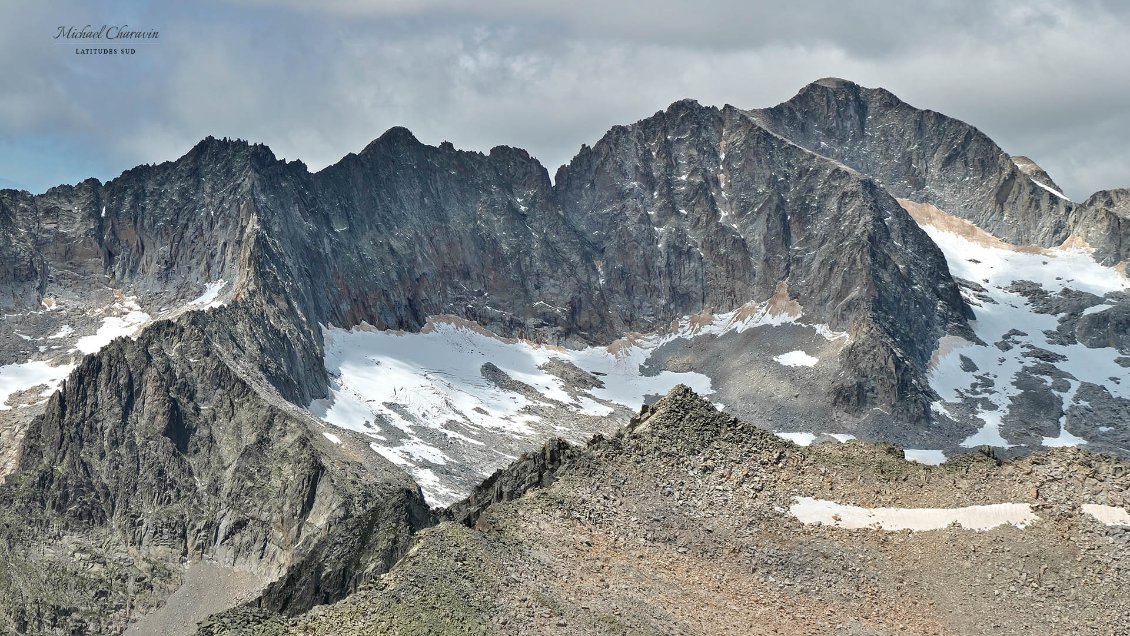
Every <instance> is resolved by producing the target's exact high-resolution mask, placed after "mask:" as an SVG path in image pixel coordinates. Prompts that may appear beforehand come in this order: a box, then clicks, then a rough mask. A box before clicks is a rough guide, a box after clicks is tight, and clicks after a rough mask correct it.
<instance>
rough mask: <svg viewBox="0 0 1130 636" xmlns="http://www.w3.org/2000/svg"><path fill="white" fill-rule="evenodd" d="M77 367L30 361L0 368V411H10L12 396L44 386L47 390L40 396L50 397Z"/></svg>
mask: <svg viewBox="0 0 1130 636" xmlns="http://www.w3.org/2000/svg"><path fill="white" fill-rule="evenodd" d="M75 366H76V365H73V364H60V365H52V364H51V363H49V362H45V361H38V360H29V361H27V362H24V363H22V364H6V365H4V366H0V411H7V410H10V409H11V408H12V407H11V406H10V405H9V404H8V398H10V397H12V394H14V393H19V392H20V391H26V390H28V389H31V388H34V387H37V386H40V385H43V386H46V387H47V389H46V390H45V391H44V392H43V393H41V394H40V396H41V397H49V396H50V395H51V394H52V393H54V392H55V390H56V389H58V388H59V384H60V383H61V382H62V381H63V380H64V379H65V378H66V377H67V376H68V375H70V373H71V371H73V370H74V368H75Z"/></svg>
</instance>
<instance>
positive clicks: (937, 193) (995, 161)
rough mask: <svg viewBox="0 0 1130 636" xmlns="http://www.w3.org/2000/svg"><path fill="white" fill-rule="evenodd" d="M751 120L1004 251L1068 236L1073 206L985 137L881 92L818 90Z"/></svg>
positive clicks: (820, 86) (850, 87)
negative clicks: (972, 228)
mask: <svg viewBox="0 0 1130 636" xmlns="http://www.w3.org/2000/svg"><path fill="white" fill-rule="evenodd" d="M751 114H752V116H754V117H755V118H756V119H757V120H758V121H759V122H761V123H762V124H763V125H765V126H766V127H768V128H769V129H771V130H773V132H775V133H777V134H779V135H781V136H783V137H785V138H787V139H789V140H791V141H793V142H794V143H797V144H799V145H801V146H803V147H805V148H807V149H809V150H811V151H812V152H815V153H818V154H821V155H824V156H827V157H830V158H833V159H836V160H838V161H841V162H843V163H845V164H847V165H849V166H851V167H852V168H854V169H856V170H858V171H859V172H861V173H863V174H866V175H868V176H870V177H872V178H874V179H875V180H876V181H878V182H879V183H880V184H882V185H883V187H884V188H885V189H887V190H888V191H889V192H890V193H891V194H893V195H895V196H896V197H901V198H906V199H910V200H913V201H917V202H920V203H930V204H932V205H935V206H937V207H939V208H941V209H942V210H945V211H946V212H948V213H950V214H953V215H955V216H961V217H963V218H966V219H967V220H970V221H972V222H974V223H975V224H977V225H978V226H980V227H982V228H983V229H985V230H987V231H989V232H991V233H993V234H994V235H996V236H999V237H1001V238H1003V239H1005V240H1007V241H1010V242H1014V243H1018V244H1036V245H1043V246H1053V245H1058V244H1059V243H1061V242H1063V240H1064V239H1066V238H1067V235H1068V234H1069V232H1070V218H1069V214H1070V211H1071V202H1070V201H1067V200H1066V199H1064V198H1062V197H1059V196H1057V195H1056V194H1054V193H1052V192H1050V191H1048V190H1047V189H1046V188H1043V187H1041V186H1040V185H1038V184H1036V183H1035V182H1033V180H1032V179H1031V178H1030V177H1029V176H1028V175H1027V174H1025V173H1023V172H1021V170H1020V169H1019V168H1018V167H1017V165H1016V164H1015V163H1014V162H1013V161H1012V157H1010V156H1009V155H1008V154H1007V153H1005V152H1004V151H1003V150H1001V148H1000V147H999V146H997V145H996V144H995V143H994V142H993V141H992V140H991V139H989V137H987V136H986V135H985V134H984V133H982V132H981V131H980V130H978V129H977V128H975V127H973V126H970V125H969V124H966V123H965V122H962V121H959V120H956V119H953V118H950V117H947V116H945V115H942V114H940V113H937V112H934V111H929V110H920V109H918V108H915V107H913V106H911V105H909V104H907V103H905V102H903V101H902V100H900V99H898V98H897V97H895V96H894V95H893V94H892V93H890V92H888V91H886V90H882V89H871V88H864V87H861V86H859V85H857V84H854V83H851V82H844V81H836V82H827V81H824V80H821V81H818V82H815V83H813V84H810V85H808V86H807V87H805V88H804V89H802V90H801V91H800V92H799V93H798V94H797V95H796V96H795V97H794V98H792V99H790V100H789V101H787V102H784V103H782V104H780V105H778V106H774V107H773V108H768V109H761V110H755V111H751Z"/></svg>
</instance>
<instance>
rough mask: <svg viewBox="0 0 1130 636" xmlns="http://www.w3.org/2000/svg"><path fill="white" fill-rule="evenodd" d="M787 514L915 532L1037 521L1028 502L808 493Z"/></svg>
mask: <svg viewBox="0 0 1130 636" xmlns="http://www.w3.org/2000/svg"><path fill="white" fill-rule="evenodd" d="M789 514H790V515H792V516H793V517H795V518H796V519H797V520H798V521H800V522H801V523H803V524H806V525H811V524H822V525H829V526H835V527H837V528H847V529H858V528H872V529H876V530H887V531H899V530H913V531H919V532H920V531H923V530H941V529H943V528H948V527H950V526H951V525H954V524H956V525H958V526H960V527H962V528H965V529H966V530H982V531H983V530H991V529H993V528H996V527H998V526H1003V525H1013V526H1016V527H1018V528H1024V527H1026V526H1028V525H1030V524H1032V523H1035V522H1036V521H1039V517H1037V516H1036V515H1035V514H1034V513H1033V512H1032V506H1030V505H1029V504H1021V503H1004V504H990V505H986V506H967V507H964V508H861V507H859V506H849V505H844V504H840V503H836V502H834V501H828V500H826V499H813V498H811V497H796V498H795V499H794V503H793V505H792V506H790V507H789Z"/></svg>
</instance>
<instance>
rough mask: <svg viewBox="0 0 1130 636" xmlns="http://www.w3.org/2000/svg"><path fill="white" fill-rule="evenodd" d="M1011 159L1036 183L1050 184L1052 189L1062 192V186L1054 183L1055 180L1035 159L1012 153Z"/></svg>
mask: <svg viewBox="0 0 1130 636" xmlns="http://www.w3.org/2000/svg"><path fill="white" fill-rule="evenodd" d="M1012 160H1013V162H1015V163H1016V167H1017V168H1020V171H1021V172H1023V173H1024V174H1026V175H1028V176H1029V177H1032V179H1033V180H1035V181H1036V182H1037V183H1042V184H1044V185H1046V186H1050V187H1051V188H1052V189H1054V190H1056V191H1058V192H1061V193H1062V192H1063V188H1061V187H1059V185H1058V184H1056V182H1055V180H1053V179H1052V176H1051V175H1050V174H1048V173H1047V172H1046V171H1045V170H1044V169H1043V168H1041V167H1040V166H1039V164H1037V163H1036V162H1035V161H1032V160H1031V159H1029V158H1028V157H1025V156H1023V155H1013V156H1012Z"/></svg>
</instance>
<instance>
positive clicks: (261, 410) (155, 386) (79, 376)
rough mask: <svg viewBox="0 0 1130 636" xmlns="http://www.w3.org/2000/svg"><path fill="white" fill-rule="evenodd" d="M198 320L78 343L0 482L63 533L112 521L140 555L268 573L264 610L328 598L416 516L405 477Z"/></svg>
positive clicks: (391, 555) (423, 515)
mask: <svg viewBox="0 0 1130 636" xmlns="http://www.w3.org/2000/svg"><path fill="white" fill-rule="evenodd" d="M225 309H228V308H225ZM210 327H213V325H211V324H209V323H208V321H206V320H201V319H200V318H199V317H198V316H195V315H190V316H186V317H184V318H182V319H181V320H179V321H175V322H173V321H164V322H160V323H157V324H156V325H154V326H152V327H150V328H149V329H147V330H146V331H145V332H143V333H142V335H141V336H139V338H138V339H137V341H130V340H126V339H122V340H117V341H115V342H114V343H113V344H111V345H110V346H108V347H107V348H105V349H103V350H102V351H101V352H99V354H98V355H91V356H87V357H86V358H85V359H84V360H83V361H82V363H81V364H80V365H79V367H78V369H76V371H75V372H74V373H73V374H72V375H71V377H70V378H69V379H68V381H67V382H66V383H65V385H64V387H63V388H62V389H61V390H60V391H59V392H58V393H56V394H55V395H54V397H52V399H51V401H50V403H49V404H48V406H47V409H46V412H45V413H44V414H43V415H42V416H40V417H39V418H37V419H36V420H35V421H34V422H33V423H32V426H31V427H30V428H29V430H28V433H27V435H26V437H25V438H24V444H23V449H24V451H23V454H22V457H21V460H20V466H19V470H18V471H17V472H16V473H15V475H14V477H13V478H12V479H10V480H9V484H8V485H6V486H5V488H6V489H7V492H9V493H10V494H11V496H14V497H15V498H16V499H17V500H18V501H20V502H22V503H21V505H25V506H30V507H32V508H39V509H43V510H46V511H48V512H50V513H54V514H55V515H56V516H57V518H58V519H60V520H61V523H63V524H65V527H69V528H70V530H69V532H70V533H73V534H77V535H80V536H81V535H82V534H83V532H84V531H83V530H82V529H83V528H89V529H97V528H105V529H113V532H112V533H111V536H113V535H114V534H117V535H118V536H117V537H116V538H117V539H118V540H120V541H122V542H123V548H124V549H125V550H127V551H129V552H132V553H134V554H139V555H144V556H145V558H146V559H150V560H155V561H158V562H167V563H178V562H187V561H190V560H191V561H196V560H208V561H212V562H215V563H218V564H222V565H228V566H233V567H236V568H239V569H241V570H249V571H251V572H253V573H255V574H256V575H258V577H259V579H260V580H262V581H264V582H269V581H273V580H275V579H281V580H283V581H285V583H286V591H285V593H283V592H279V591H276V590H275V589H274V588H270V587H268V589H267V591H266V592H265V593H264V595H263V596H262V597H261V599H260V601H259V604H260V605H261V606H263V607H264V608H267V609H270V610H272V611H279V612H285V613H297V612H301V611H304V610H306V609H308V608H309V607H311V606H312V605H314V604H316V603H324V602H329V601H332V600H335V599H337V598H340V597H341V596H342V595H344V594H346V593H348V592H349V591H351V590H354V589H356V588H357V586H358V585H360V584H361V583H362V582H364V581H365V580H368V579H369V578H371V577H372V576H374V575H376V574H379V573H380V572H383V571H385V570H386V569H387V568H388V567H391V565H392V564H393V563H394V562H395V561H396V560H397V559H398V558H399V557H400V556H401V555H402V554H403V553H404V552H405V551H406V550H407V547H408V540H409V537H410V536H411V535H412V534H413V533H414V532H415V531H417V530H419V529H420V528H422V527H425V526H427V525H430V523H432V521H431V515H430V513H429V511H428V509H427V506H426V505H425V504H424V502H423V499H422V497H421V495H420V492H419V487H418V486H416V485H415V484H414V483H412V482H411V480H410V479H409V478H408V477H407V476H406V475H405V474H404V473H403V472H401V471H399V470H397V469H395V468H394V467H393V466H391V465H390V464H387V463H386V462H384V461H382V460H380V459H379V458H376V457H373V458H370V459H371V461H366V462H358V461H356V460H355V459H352V458H350V457H349V456H348V455H347V454H344V453H343V452H342V451H341V450H340V449H339V448H338V446H337V445H336V444H334V443H331V442H330V441H329V440H328V439H327V438H325V437H324V436H323V435H321V433H320V432H319V429H321V426H320V425H319V424H318V423H316V422H315V421H314V420H313V419H312V418H311V417H310V416H309V415H307V414H305V413H304V412H302V411H300V410H297V409H295V408H294V407H293V406H290V405H288V404H287V403H285V402H283V401H282V400H280V399H278V398H276V399H275V400H272V399H271V398H270V394H271V393H270V391H269V390H268V389H266V388H264V387H259V388H256V387H254V386H252V385H251V384H249V383H248V382H247V381H246V380H245V379H244V378H243V377H242V376H241V374H240V373H239V372H238V370H236V369H233V368H232V366H231V365H230V364H229V363H228V361H227V360H225V357H226V356H225V354H224V353H223V352H220V351H218V350H217V348H216V346H215V345H214V343H213V342H212V336H211V335H210V333H209V332H208V329H209V328H210ZM111 545H112V544H111ZM21 574H23V573H21V572H16V573H15V574H14V576H16V577H19V576H21ZM74 600H75V599H72V601H74ZM25 601H28V602H34V601H35V599H25ZM9 602H13V603H16V604H17V605H18V600H16V599H10V601H9ZM135 602H136V601H135ZM6 609H7V608H6ZM17 609H18V607H17ZM119 620H121V618H120V617H119Z"/></svg>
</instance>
